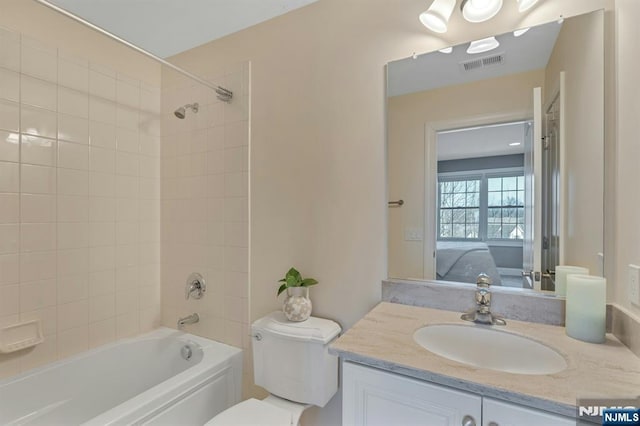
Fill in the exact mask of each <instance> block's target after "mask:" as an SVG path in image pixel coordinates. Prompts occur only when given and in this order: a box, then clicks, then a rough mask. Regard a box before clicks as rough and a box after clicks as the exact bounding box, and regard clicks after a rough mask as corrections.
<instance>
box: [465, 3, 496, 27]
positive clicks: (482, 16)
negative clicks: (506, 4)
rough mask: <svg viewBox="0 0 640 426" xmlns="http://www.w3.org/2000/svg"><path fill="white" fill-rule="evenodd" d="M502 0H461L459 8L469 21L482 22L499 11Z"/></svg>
mask: <svg viewBox="0 0 640 426" xmlns="http://www.w3.org/2000/svg"><path fill="white" fill-rule="evenodd" d="M500 9H502V0H462V4H461V5H460V10H461V11H462V16H463V17H464V19H466V20H467V21H469V22H484V21H487V20H489V19H491V18H493V17H494V16H496V15H497V14H498V12H500Z"/></svg>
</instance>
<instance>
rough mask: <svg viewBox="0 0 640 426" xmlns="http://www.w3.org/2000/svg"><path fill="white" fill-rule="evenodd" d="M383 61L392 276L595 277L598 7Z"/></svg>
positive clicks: (514, 282) (600, 97)
mask: <svg viewBox="0 0 640 426" xmlns="http://www.w3.org/2000/svg"><path fill="white" fill-rule="evenodd" d="M495 39H496V40H497V42H498V43H499V45H498V47H496V48H493V49H492V50H490V51H484V52H481V53H468V48H469V47H470V46H471V43H465V44H462V45H458V46H454V47H453V49H452V51H451V52H450V53H443V52H446V50H445V51H437V52H432V53H428V54H424V55H420V56H417V57H416V58H407V59H402V60H399V61H395V62H392V63H390V64H389V65H388V90H387V93H388V100H387V103H388V105H387V112H388V167H389V171H388V179H389V182H388V188H389V199H390V200H400V199H402V200H404V204H402V205H394V204H390V207H389V216H388V218H389V222H388V241H389V248H388V252H389V276H390V277H392V278H405V279H418V280H434V279H435V280H445V281H456V282H467V283H475V280H476V277H477V275H478V274H479V273H483V272H484V273H486V274H488V275H489V276H490V277H491V278H492V280H493V284H494V285H502V286H505V287H516V288H531V289H537V290H554V281H553V273H554V271H555V267H556V266H557V265H577V266H583V267H586V268H588V269H589V270H590V272H591V274H594V275H599V274H602V273H603V271H602V269H603V268H602V264H603V246H604V242H603V241H604V235H603V234H604V231H603V229H604V227H603V222H604V220H603V209H604V206H603V203H604V162H603V153H604V141H603V138H604V59H603V58H604V56H603V51H604V45H603V13H602V11H598V12H592V13H589V14H586V15H581V16H577V17H573V18H570V19H566V20H564V22H562V23H558V22H551V23H548V24H544V25H540V26H538V27H533V28H530V29H528V31H524V32H523V31H516V32H513V33H507V34H502V35H497V36H495Z"/></svg>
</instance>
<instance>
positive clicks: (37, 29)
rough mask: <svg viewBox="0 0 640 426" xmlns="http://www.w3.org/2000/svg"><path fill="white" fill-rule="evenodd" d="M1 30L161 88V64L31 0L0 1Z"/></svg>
mask: <svg viewBox="0 0 640 426" xmlns="http://www.w3.org/2000/svg"><path fill="white" fill-rule="evenodd" d="M0 27H4V28H7V29H9V30H13V31H17V32H20V33H22V34H24V35H26V36H28V37H32V38H35V39H36V40H39V41H40V42H42V43H46V44H47V45H49V46H51V47H57V48H60V51H61V52H62V53H64V54H67V55H70V56H78V57H81V58H84V59H86V60H88V61H90V62H93V63H97V64H104V65H108V66H109V67H110V68H111V69H114V70H116V71H118V72H121V73H123V74H126V75H128V76H130V77H133V78H135V79H138V80H140V81H144V82H146V83H149V84H151V85H155V86H159V85H160V64H158V63H157V62H156V61H154V60H152V59H149V58H146V57H144V56H142V55H141V54H139V53H137V52H135V51H134V50H132V49H130V48H128V47H126V46H124V45H122V44H120V43H117V42H115V41H113V40H110V39H109V38H107V37H106V36H104V35H101V34H99V33H98V32H96V31H93V30H90V29H88V28H87V27H85V26H84V25H82V24H79V23H77V22H75V21H73V20H71V19H69V18H67V17H65V16H63V15H61V14H59V13H57V12H54V11H53V10H51V9H49V8H47V7H45V6H42V5H40V4H38V3H36V2H35V1H33V0H0Z"/></svg>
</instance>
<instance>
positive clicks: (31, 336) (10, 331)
mask: <svg viewBox="0 0 640 426" xmlns="http://www.w3.org/2000/svg"><path fill="white" fill-rule="evenodd" d="M42 342H44V337H43V336H42V326H41V325H40V320H33V321H26V322H22V323H20V324H13V325H10V326H8V327H4V328H0V353H3V354H8V353H11V352H15V351H19V350H22V349H27V348H30V347H32V346H35V345H38V344H40V343H42Z"/></svg>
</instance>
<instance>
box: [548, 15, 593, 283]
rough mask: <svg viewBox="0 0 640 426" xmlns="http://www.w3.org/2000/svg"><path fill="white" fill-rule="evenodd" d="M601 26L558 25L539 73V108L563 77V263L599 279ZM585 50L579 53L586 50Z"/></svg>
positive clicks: (583, 22)
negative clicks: (541, 86)
mask: <svg viewBox="0 0 640 426" xmlns="http://www.w3.org/2000/svg"><path fill="white" fill-rule="evenodd" d="M603 24H604V21H603V19H602V14H600V13H592V14H588V15H584V16H580V17H576V18H572V19H568V20H566V21H565V22H564V24H563V26H562V30H561V31H560V34H559V35H558V39H557V41H556V44H555V46H554V49H553V52H552V53H551V57H550V58H549V63H548V64H547V68H546V70H545V81H546V85H545V92H544V94H545V95H544V100H543V105H545V106H547V105H549V102H550V101H551V100H553V98H554V97H555V95H556V93H557V90H558V87H559V79H560V72H561V71H564V72H565V82H566V84H565V98H564V105H563V109H564V111H565V113H564V114H565V116H564V122H563V124H562V125H563V126H564V129H565V130H564V132H565V134H564V141H562V144H563V146H564V150H565V151H564V159H562V158H561V161H562V169H563V172H564V176H565V177H566V179H565V181H564V183H563V187H564V194H565V195H564V199H563V201H562V208H563V209H564V216H565V217H566V219H565V234H564V235H565V238H564V239H563V240H562V241H561V249H562V251H563V252H564V255H565V258H564V264H566V265H579V266H584V267H586V268H589V270H590V271H591V273H592V274H595V275H599V274H600V273H601V271H602V261H601V259H600V258H599V257H598V253H602V252H603V250H604V209H603V206H604V204H603V202H604V179H603V177H604V161H603V158H604V55H603V54H602V52H603V51H604V50H603V49H604V45H603V43H604V39H603V34H604V27H603ZM587 46H588V48H585V47H587Z"/></svg>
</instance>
